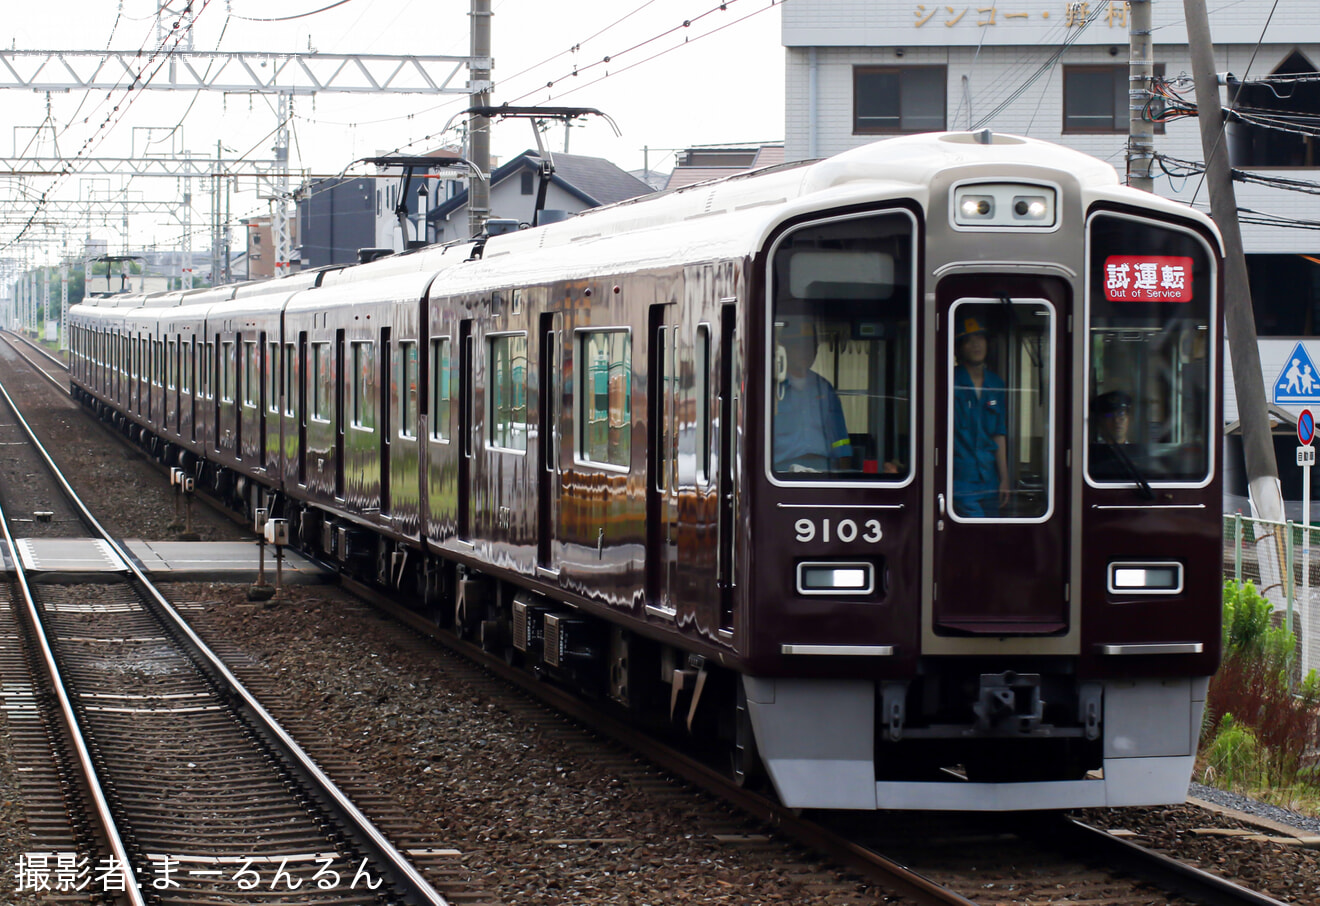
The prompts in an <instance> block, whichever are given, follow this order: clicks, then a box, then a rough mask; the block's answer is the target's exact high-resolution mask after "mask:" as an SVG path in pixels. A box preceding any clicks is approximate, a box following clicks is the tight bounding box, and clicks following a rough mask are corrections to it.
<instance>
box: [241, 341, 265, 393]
mask: <svg viewBox="0 0 1320 906" xmlns="http://www.w3.org/2000/svg"><path fill="white" fill-rule="evenodd" d="M257 364H258V362H257V344H256V341H255V340H247V341H245V342H244V343H243V405H244V406H247V407H248V408H249V409H255V408H256V407H257V396H258V394H260V393H261V384H260V382H258V380H257V371H258V368H257Z"/></svg>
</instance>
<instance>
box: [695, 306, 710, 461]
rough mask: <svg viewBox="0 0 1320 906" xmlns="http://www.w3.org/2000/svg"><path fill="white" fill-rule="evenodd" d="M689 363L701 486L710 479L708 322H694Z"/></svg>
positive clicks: (696, 454) (696, 451)
mask: <svg viewBox="0 0 1320 906" xmlns="http://www.w3.org/2000/svg"><path fill="white" fill-rule="evenodd" d="M692 356H693V362H692V371H693V382H694V385H693V388H692V392H693V396H694V397H695V398H694V400H693V402H694V403H695V404H696V405H695V406H694V407H693V408H694V413H695V415H694V422H693V426H692V447H693V453H694V454H695V456H696V466H697V481H699V482H701V483H702V484H703V485H704V484H708V483H709V482H710V460H711V456H710V443H711V431H710V378H711V373H710V372H711V367H712V363H711V358H710V325H709V324H698V325H697V338H696V344H695V348H694V349H693V351H692Z"/></svg>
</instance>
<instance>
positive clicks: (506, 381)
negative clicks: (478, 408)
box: [486, 333, 527, 453]
mask: <svg viewBox="0 0 1320 906" xmlns="http://www.w3.org/2000/svg"><path fill="white" fill-rule="evenodd" d="M487 343H488V352H489V355H488V358H487V361H488V362H489V363H490V382H489V383H488V384H487V385H486V399H487V400H488V401H489V402H488V405H489V407H490V409H489V412H488V413H487V419H486V424H488V425H489V426H490V428H489V431H490V437H489V441H490V444H491V446H493V447H498V448H500V449H502V450H513V451H516V452H519V453H525V452H526V451H527V334H525V333H520V334H505V335H497V336H492V337H490V338H489V340H487Z"/></svg>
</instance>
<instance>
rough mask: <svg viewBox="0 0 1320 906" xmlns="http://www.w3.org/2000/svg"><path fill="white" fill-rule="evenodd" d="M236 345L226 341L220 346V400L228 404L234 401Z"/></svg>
mask: <svg viewBox="0 0 1320 906" xmlns="http://www.w3.org/2000/svg"><path fill="white" fill-rule="evenodd" d="M235 354H236V350H235V349H234V343H233V341H231V340H225V341H223V342H222V343H221V344H220V399H221V400H223V401H224V402H226V403H232V402H233V401H234V355H235Z"/></svg>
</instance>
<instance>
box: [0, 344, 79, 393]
mask: <svg viewBox="0 0 1320 906" xmlns="http://www.w3.org/2000/svg"><path fill="white" fill-rule="evenodd" d="M3 334H4V338H5V342H6V343H8V344H9V348H10V349H12V350H14V352H15V353H16V354H17V355H18V357H19V358H20V359H22V360H23V361H25V362H27V363H28V364H29V365H31V366H32V367H33V369H35V370H36V372H37V374H39V375H41V376H42V377H44V378H45V379H46V380H48V381H50V382H51V383H52V384H54V385H55V386H56V387H58V388H59V389H60V391H61V392H62V393H64V395H65V396H70V397H71V396H72V395H73V394H71V393H70V392H69V385H68V384H67V383H61V382H60V379H59V378H57V377H55V375H53V374H51V373H50V372H49V371H47V370H46V369H45V368H42V367H41V366H40V365H38V364H37V363H36V362H34V361H32V359H31V358H29V357H28V354H27V353H26V352H24V351H23V349H22V348H21V347H20V346H19V344H18V343H15V342H14V340H13V338H14V337H18V339H19V341H20V342H21V343H22V344H23V345H24V346H27V347H29V348H31V349H36V350H38V351H40V352H41V354H42V355H44V356H46V357H47V358H48V359H50V360H51V361H52V362H55V363H56V364H57V365H59V366H60V367H61V368H63V369H64V371H65V373H66V374H67V373H68V370H69V366H68V365H66V364H64V363H63V362H61V361H60V360H59V359H57V358H56V357H55V356H53V355H51V354H50V353H49V352H47V351H46V350H44V349H42V348H41V347H40V346H37V345H36V344H34V343H32V342H31V341H30V340H28V338H27V337H25V336H23V335H21V334H16V333H14V332H13V331H9V330H5V331H3Z"/></svg>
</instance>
